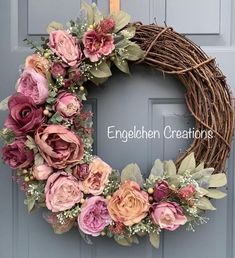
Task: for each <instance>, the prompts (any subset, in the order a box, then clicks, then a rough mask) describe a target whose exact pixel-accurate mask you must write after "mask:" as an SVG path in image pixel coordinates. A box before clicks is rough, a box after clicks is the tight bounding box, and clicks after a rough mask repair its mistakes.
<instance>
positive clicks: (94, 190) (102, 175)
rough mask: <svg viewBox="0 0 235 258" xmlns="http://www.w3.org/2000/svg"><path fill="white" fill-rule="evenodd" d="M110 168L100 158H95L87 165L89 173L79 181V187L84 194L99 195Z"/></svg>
mask: <svg viewBox="0 0 235 258" xmlns="http://www.w3.org/2000/svg"><path fill="white" fill-rule="evenodd" d="M111 172H112V168H111V167H110V166H109V165H108V164H106V163H105V162H104V161H103V160H101V159H100V158H95V159H94V160H93V161H92V162H91V163H90V165H89V175H88V177H87V178H86V179H85V180H84V181H80V182H79V184H80V188H81V190H82V191H83V192H84V193H86V194H93V195H99V194H101V193H102V192H103V190H104V187H105V185H106V184H107V182H108V178H109V175H110V174H111Z"/></svg>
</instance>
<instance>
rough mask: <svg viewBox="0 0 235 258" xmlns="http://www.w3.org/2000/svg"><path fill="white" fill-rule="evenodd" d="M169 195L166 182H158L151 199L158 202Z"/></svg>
mask: <svg viewBox="0 0 235 258" xmlns="http://www.w3.org/2000/svg"><path fill="white" fill-rule="evenodd" d="M169 193H170V189H169V185H168V183H167V182H166V181H164V180H163V181H158V182H157V183H156V185H155V187H154V192H153V199H154V200H155V201H157V202H160V201H161V200H163V199H166V198H167V197H168V195H169Z"/></svg>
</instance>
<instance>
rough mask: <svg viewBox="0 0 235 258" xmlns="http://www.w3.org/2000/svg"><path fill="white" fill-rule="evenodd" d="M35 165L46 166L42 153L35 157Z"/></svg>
mask: <svg viewBox="0 0 235 258" xmlns="http://www.w3.org/2000/svg"><path fill="white" fill-rule="evenodd" d="M34 164H35V166H40V165H43V164H44V159H43V157H42V156H41V154H40V153H37V154H36V155H35V156H34Z"/></svg>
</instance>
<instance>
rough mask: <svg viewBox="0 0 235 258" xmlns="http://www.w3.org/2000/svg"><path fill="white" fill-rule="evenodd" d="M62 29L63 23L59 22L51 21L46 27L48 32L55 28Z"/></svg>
mask: <svg viewBox="0 0 235 258" xmlns="http://www.w3.org/2000/svg"><path fill="white" fill-rule="evenodd" d="M63 29H64V26H63V24H61V23H58V22H55V21H53V22H51V23H50V24H49V25H48V27H47V32H48V34H50V33H51V32H52V31H55V30H63Z"/></svg>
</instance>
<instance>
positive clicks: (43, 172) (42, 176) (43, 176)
mask: <svg viewBox="0 0 235 258" xmlns="http://www.w3.org/2000/svg"><path fill="white" fill-rule="evenodd" d="M52 172H53V169H52V167H49V166H48V165H47V164H43V165H39V166H36V165H35V166H33V176H34V177H35V178H36V179H37V180H47V178H48V177H49V176H50V174H52Z"/></svg>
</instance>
